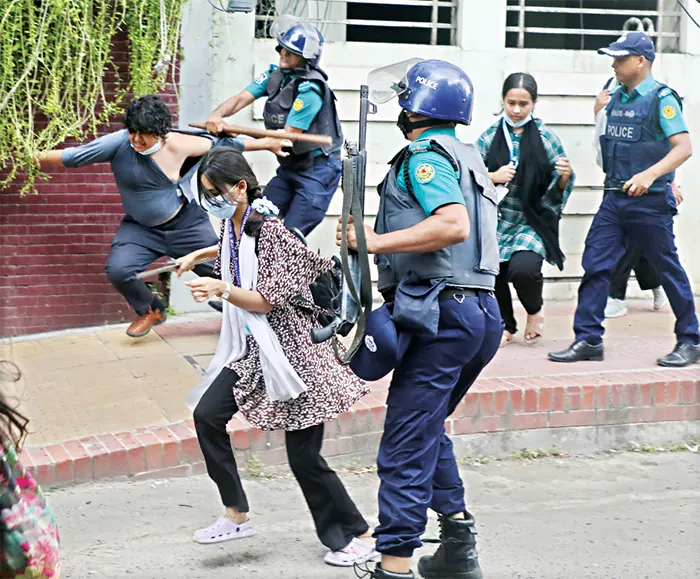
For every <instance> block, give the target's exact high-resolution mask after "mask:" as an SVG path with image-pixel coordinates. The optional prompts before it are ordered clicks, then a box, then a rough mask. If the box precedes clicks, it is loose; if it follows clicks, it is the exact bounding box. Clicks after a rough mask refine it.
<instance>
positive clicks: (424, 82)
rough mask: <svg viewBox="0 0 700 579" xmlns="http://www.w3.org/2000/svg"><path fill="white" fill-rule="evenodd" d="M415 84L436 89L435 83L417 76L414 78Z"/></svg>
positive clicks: (436, 84)
mask: <svg viewBox="0 0 700 579" xmlns="http://www.w3.org/2000/svg"><path fill="white" fill-rule="evenodd" d="M416 82H417V83H419V84H422V85H423V86H427V87H428V88H432V89H433V90H435V89H437V87H438V83H436V82H435V81H432V80H429V79H427V78H425V77H424V76H418V77H416Z"/></svg>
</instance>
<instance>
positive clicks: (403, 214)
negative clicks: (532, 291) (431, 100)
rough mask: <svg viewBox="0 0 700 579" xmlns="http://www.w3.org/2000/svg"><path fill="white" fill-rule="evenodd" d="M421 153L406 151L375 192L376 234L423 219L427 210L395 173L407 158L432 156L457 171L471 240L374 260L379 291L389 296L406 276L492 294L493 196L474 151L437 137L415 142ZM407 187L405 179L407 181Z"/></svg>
mask: <svg viewBox="0 0 700 579" xmlns="http://www.w3.org/2000/svg"><path fill="white" fill-rule="evenodd" d="M419 142H420V143H421V145H422V144H424V148H422V147H416V146H412V147H411V149H409V148H408V147H406V148H405V149H404V150H403V151H401V152H400V153H399V154H398V155H397V156H396V157H395V158H394V160H393V162H392V166H391V169H390V170H389V173H388V174H387V176H386V177H385V179H384V181H383V182H382V183H381V185H380V186H379V193H380V201H379V211H378V213H377V222H376V224H375V231H376V232H377V233H380V234H381V233H389V232H392V231H398V230H401V229H408V228H409V227H413V226H414V225H417V224H418V223H420V222H421V221H424V220H425V219H427V216H426V214H425V210H424V209H423V207H422V206H421V205H420V203H418V201H417V200H416V198H415V197H414V196H413V195H412V194H411V193H409V192H405V191H402V190H401V188H400V187H399V185H398V182H397V179H396V177H397V175H398V171H399V170H401V168H402V167H404V166H406V167H407V166H408V159H409V157H410V155H411V154H415V153H416V152H419V151H421V150H433V151H435V152H437V153H440V154H442V155H443V156H445V157H446V158H447V159H449V160H450V162H451V163H452V165H453V167H454V168H455V169H457V170H459V174H460V180H459V182H460V186H461V188H462V194H463V195H464V203H465V205H466V208H467V212H468V213H469V221H470V233H469V237H468V238H467V239H466V240H465V241H463V242H461V243H458V244H456V245H451V246H449V247H445V248H443V249H439V250H437V251H431V252H429V253H396V254H385V255H377V256H376V257H375V263H376V264H377V269H378V273H379V279H378V281H377V288H378V289H379V291H381V292H382V293H385V292H389V293H390V292H391V290H392V289H394V288H395V287H396V286H397V285H398V283H399V281H401V279H403V278H404V277H405V276H407V275H408V274H409V273H413V274H415V275H416V276H417V277H418V278H419V279H422V280H425V281H426V283H428V282H431V281H437V280H445V282H446V283H447V285H448V286H453V287H465V288H473V289H485V290H493V289H494V285H495V281H496V275H498V272H499V254H498V240H497V233H496V228H497V223H498V209H497V194H496V189H495V187H494V186H493V183H491V180H490V179H489V176H488V171H487V170H486V167H485V166H484V162H483V160H482V159H481V156H480V155H479V153H478V151H477V150H476V148H475V147H474V146H473V145H467V144H464V143H462V142H461V141H459V140H457V139H456V138H454V137H450V136H444V135H436V136H434V137H430V138H429V139H425V140H424V141H416V143H419ZM405 177H406V183H407V184H408V178H409V176H408V175H405Z"/></svg>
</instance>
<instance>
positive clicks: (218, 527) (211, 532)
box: [192, 517, 256, 544]
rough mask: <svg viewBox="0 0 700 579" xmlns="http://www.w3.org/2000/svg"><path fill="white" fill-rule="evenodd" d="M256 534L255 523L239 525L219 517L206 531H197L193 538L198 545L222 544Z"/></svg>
mask: <svg viewBox="0 0 700 579" xmlns="http://www.w3.org/2000/svg"><path fill="white" fill-rule="evenodd" d="M255 534H256V531H255V529H254V528H253V523H252V522H251V521H250V520H248V521H246V522H245V523H241V524H238V523H236V522H235V521H232V520H231V519H229V518H228V517H219V518H218V519H216V521H215V522H214V523H212V524H211V525H209V526H208V527H205V528H204V529H197V530H196V531H195V533H194V535H193V537H192V539H193V540H194V541H195V542H196V543H203V544H209V543H221V542H223V541H231V540H232V539H245V538H246V537H252V536H253V535H255Z"/></svg>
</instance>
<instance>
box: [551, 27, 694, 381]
mask: <svg viewBox="0 0 700 579" xmlns="http://www.w3.org/2000/svg"><path fill="white" fill-rule="evenodd" d="M599 52H600V53H602V54H608V55H609V56H613V57H615V58H621V57H626V56H631V55H638V56H643V57H644V58H645V59H646V60H647V61H648V62H652V61H653V60H654V57H655V52H654V45H653V43H652V42H651V40H650V39H649V38H648V37H647V36H646V35H645V34H644V33H639V32H635V33H631V32H630V33H626V34H623V36H622V37H620V39H619V40H618V41H617V42H615V43H613V44H612V45H610V47H607V48H602V49H600V50H599ZM605 111H606V117H607V118H606V126H605V132H604V133H603V134H602V135H601V137H600V144H601V153H602V155H601V156H602V160H603V170H604V172H605V188H606V191H605V195H604V196H603V201H602V203H601V205H600V208H599V209H598V212H597V213H596V216H595V218H594V219H593V223H592V224H591V228H590V230H589V232H588V236H587V237H586V247H585V250H584V253H583V257H582V266H583V269H584V272H585V273H584V276H583V279H582V280H581V285H580V286H579V294H578V305H577V307H576V314H575V316H574V332H575V335H576V341H575V342H574V343H573V344H572V345H571V346H570V347H569V348H568V349H567V350H564V351H561V352H552V353H550V354H549V358H550V360H552V361H554V362H577V361H581V360H602V359H603V332H604V328H603V321H604V319H605V314H604V311H605V305H606V302H607V296H608V294H609V289H610V280H611V275H612V272H613V270H614V268H615V266H616V265H617V263H618V262H619V261H620V259H621V258H622V256H623V254H624V252H625V248H626V246H627V244H628V242H631V243H634V244H635V245H637V246H638V247H639V248H640V249H641V251H642V254H643V255H644V256H645V257H646V258H647V260H648V261H649V263H650V264H651V266H652V267H653V268H654V269H655V270H656V271H657V272H658V274H659V276H660V277H661V285H662V286H663V288H664V291H665V292H666V295H667V296H668V300H669V302H670V304H671V308H672V309H673V313H674V314H675V316H676V325H675V328H674V332H675V334H676V347H675V348H674V350H673V352H671V353H670V354H668V355H667V356H665V357H663V358H659V359H658V360H657V363H658V364H659V365H661V366H678V367H682V366H687V365H688V364H691V363H693V362H695V361H697V360H698V359H699V358H700V347H698V344H699V343H700V332H699V331H698V319H697V316H696V314H695V303H694V299H693V292H692V289H691V287H690V282H689V280H688V276H687V274H686V272H685V270H684V269H683V266H682V265H681V263H680V260H679V258H678V252H677V250H676V245H675V237H674V234H673V215H675V213H676V212H677V209H676V201H675V199H674V197H673V192H672V189H671V183H672V182H673V180H674V177H675V173H674V171H671V172H669V173H667V174H665V175H662V176H660V177H659V178H657V179H656V180H655V181H654V182H653V183H652V184H651V185H650V186H649V188H648V190H647V191H646V192H645V193H644V194H643V195H641V196H632V195H629V194H628V192H627V191H623V190H622V187H623V185H624V184H625V183H626V182H627V181H629V180H630V179H631V178H632V177H634V176H635V175H638V174H640V173H642V172H644V171H646V170H648V169H649V168H651V167H653V166H654V165H656V164H657V163H659V162H661V161H662V160H663V159H664V158H665V157H666V156H667V155H668V153H669V152H670V151H671V150H672V148H673V145H672V144H671V142H670V141H669V139H670V138H672V137H673V136H675V135H678V134H680V133H684V132H687V130H688V129H687V127H686V124H685V121H684V120H683V114H682V108H681V103H680V100H679V97H678V96H677V95H676V93H675V92H674V91H673V90H672V89H671V88H669V87H668V86H666V85H663V84H661V83H659V82H656V81H655V80H654V78H653V76H651V74H649V75H648V76H647V77H646V78H645V79H644V80H643V81H642V82H640V83H639V84H638V85H637V86H636V87H634V88H633V89H632V90H629V89H628V88H627V87H624V86H623V87H619V88H617V90H615V91H614V92H613V93H612V95H611V98H610V102H609V103H608V104H607V106H606V109H605Z"/></svg>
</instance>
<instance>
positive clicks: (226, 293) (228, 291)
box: [221, 282, 231, 300]
mask: <svg viewBox="0 0 700 579" xmlns="http://www.w3.org/2000/svg"><path fill="white" fill-rule="evenodd" d="M225 283H226V289H225V290H224V291H223V293H222V294H221V299H222V300H228V298H229V296H230V295H231V284H230V283H229V282H225Z"/></svg>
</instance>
